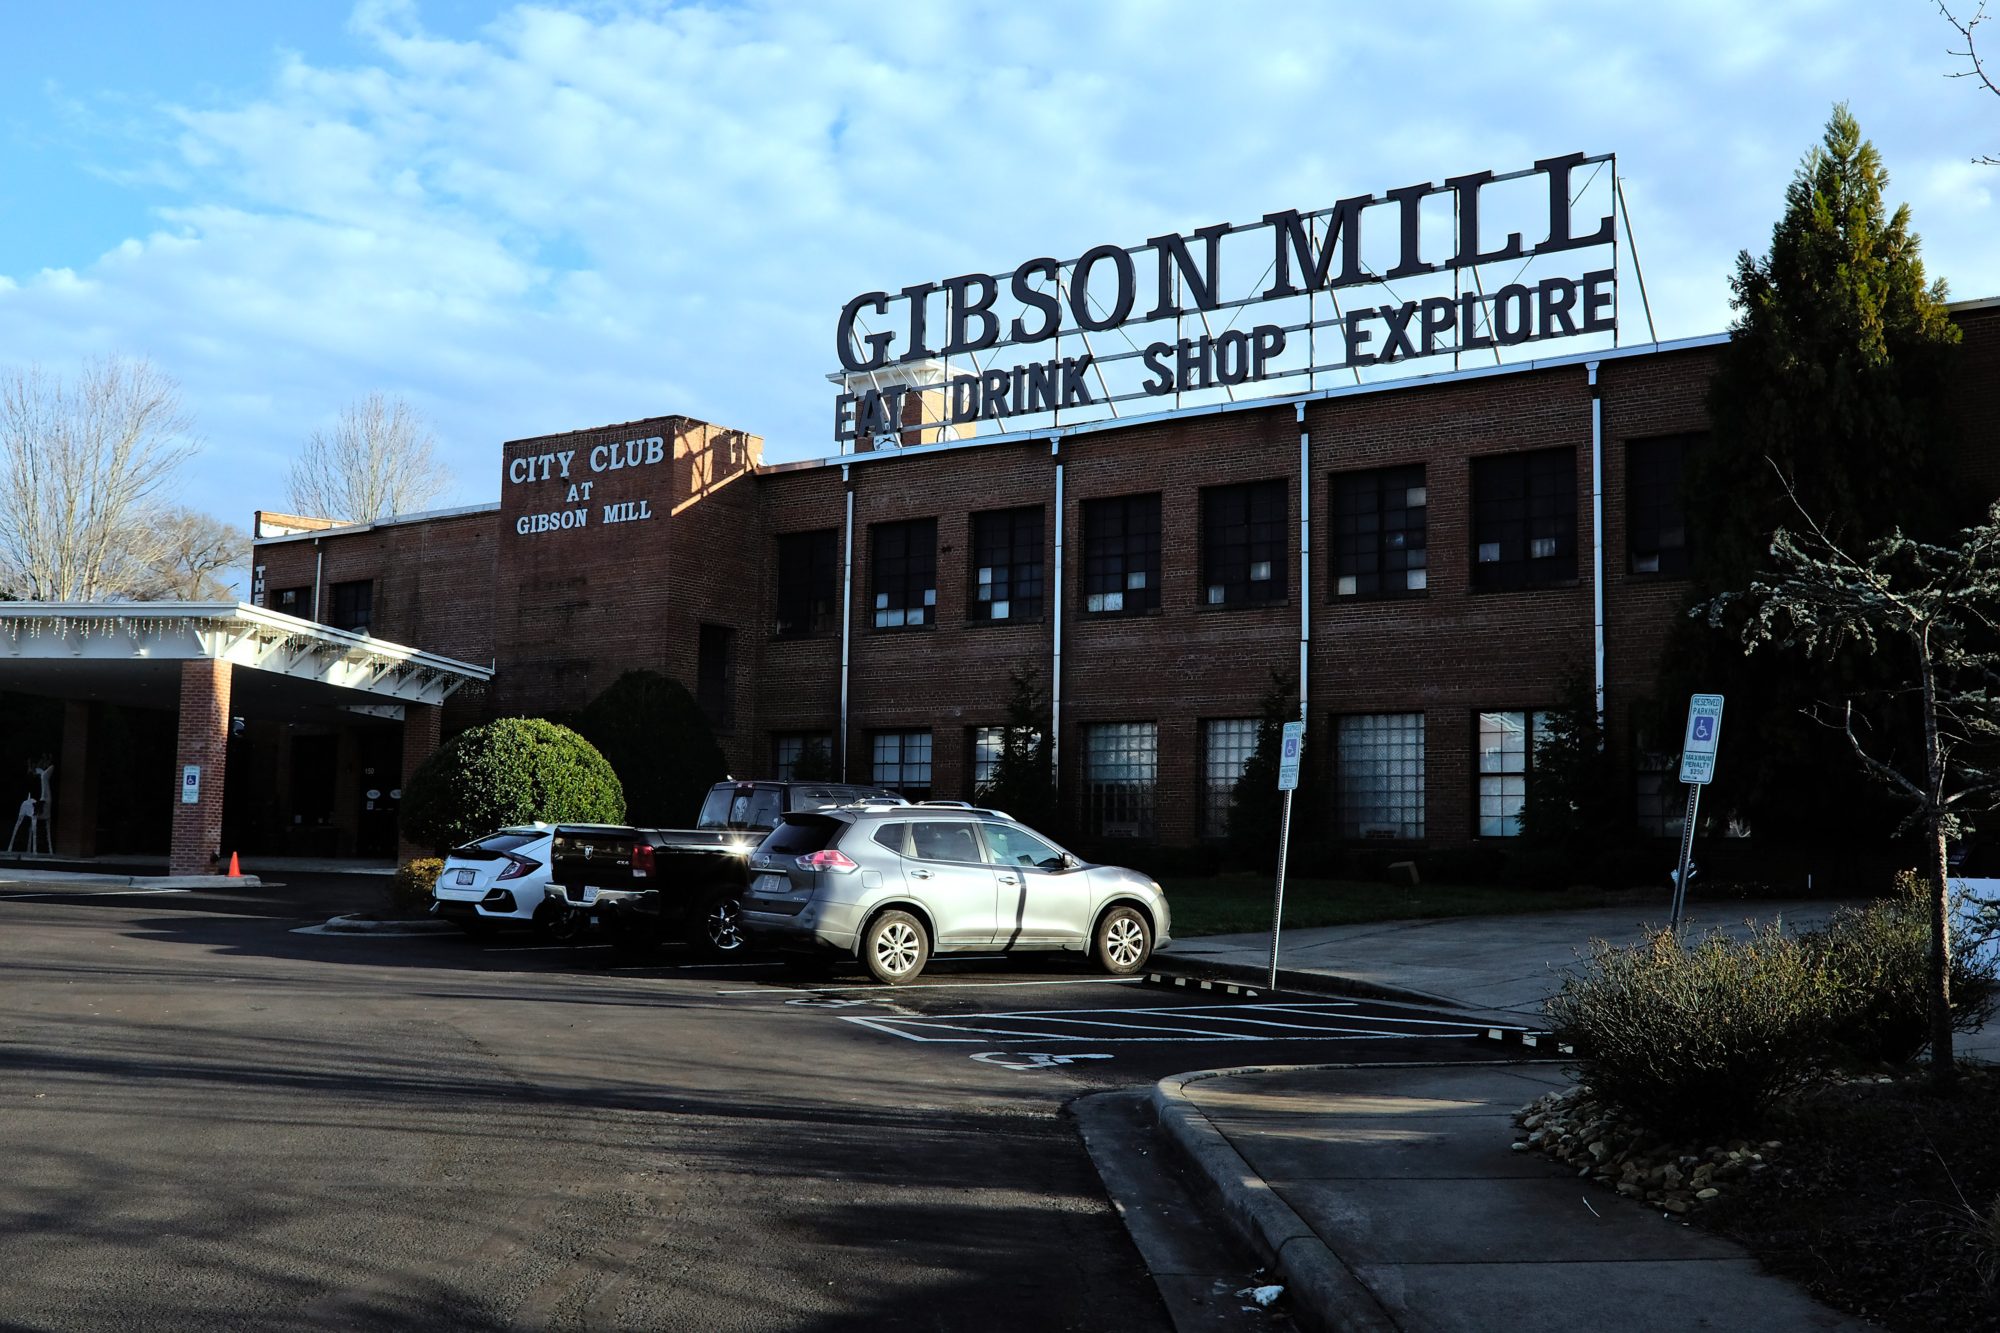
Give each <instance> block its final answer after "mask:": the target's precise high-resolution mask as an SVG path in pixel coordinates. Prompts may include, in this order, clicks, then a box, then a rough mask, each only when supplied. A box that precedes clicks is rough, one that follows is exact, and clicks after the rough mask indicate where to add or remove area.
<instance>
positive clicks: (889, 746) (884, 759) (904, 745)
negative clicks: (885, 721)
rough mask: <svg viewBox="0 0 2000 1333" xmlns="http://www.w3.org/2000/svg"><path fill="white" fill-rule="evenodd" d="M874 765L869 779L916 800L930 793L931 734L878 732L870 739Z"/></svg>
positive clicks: (924, 797)
mask: <svg viewBox="0 0 2000 1333" xmlns="http://www.w3.org/2000/svg"><path fill="white" fill-rule="evenodd" d="M868 742H869V746H870V750H871V753H872V755H873V759H874V762H873V765H872V767H871V768H870V770H869V780H870V781H872V782H873V783H874V784H875V785H876V786H878V787H887V788H889V789H890V790H891V791H896V792H901V793H902V794H903V795H904V796H907V797H908V798H909V799H911V800H913V801H921V800H925V799H927V798H928V797H929V796H930V794H931V734H930V733H929V732H928V731H877V732H871V733H870V734H869V737H868Z"/></svg>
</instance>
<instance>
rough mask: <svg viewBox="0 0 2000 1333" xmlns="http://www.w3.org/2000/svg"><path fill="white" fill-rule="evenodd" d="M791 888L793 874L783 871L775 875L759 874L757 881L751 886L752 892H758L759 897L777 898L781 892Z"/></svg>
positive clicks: (788, 890) (786, 891) (789, 890)
mask: <svg viewBox="0 0 2000 1333" xmlns="http://www.w3.org/2000/svg"><path fill="white" fill-rule="evenodd" d="M791 888H792V880H791V876H789V875H786V874H783V873H782V872H781V873H779V874H775V875H769V874H766V875H759V876H757V881H756V883H754V884H752V885H751V886H750V892H752V893H754V894H756V895H757V896H758V897H759V898H776V897H778V896H779V895H780V894H784V893H789V892H791Z"/></svg>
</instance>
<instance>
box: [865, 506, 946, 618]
mask: <svg viewBox="0 0 2000 1333" xmlns="http://www.w3.org/2000/svg"><path fill="white" fill-rule="evenodd" d="M868 538H869V549H870V550H871V551H872V552H873V560H874V566H873V577H872V579H871V580H870V582H869V591H870V593H872V594H873V596H874V609H875V621H874V624H875V628H876V629H904V628H910V627H914V626H918V625H928V624H931V623H932V618H933V614H934V611H935V608H936V607H937V520H936V519H934V518H915V519H911V520H909V521H908V522H904V523H877V524H875V525H874V526H873V527H871V528H869V529H868Z"/></svg>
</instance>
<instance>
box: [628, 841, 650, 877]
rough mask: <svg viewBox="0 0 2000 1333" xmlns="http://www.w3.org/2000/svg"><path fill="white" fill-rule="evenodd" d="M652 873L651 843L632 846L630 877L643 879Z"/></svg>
mask: <svg viewBox="0 0 2000 1333" xmlns="http://www.w3.org/2000/svg"><path fill="white" fill-rule="evenodd" d="M652 873H653V844H651V843H649V842H642V843H639V844H638V845H637V846H635V847H633V848H632V878H633V879H645V878H647V877H648V876H650V875H651V874H652Z"/></svg>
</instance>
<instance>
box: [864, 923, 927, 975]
mask: <svg viewBox="0 0 2000 1333" xmlns="http://www.w3.org/2000/svg"><path fill="white" fill-rule="evenodd" d="M930 956H931V941H930V937H929V936H928V935H926V934H925V933H924V923H923V922H921V921H919V920H917V919H916V918H915V917H913V916H911V915H910V914H909V913H908V912H884V913H882V915H880V916H878V917H876V918H875V919H874V920H873V921H871V922H869V923H868V929H867V930H865V931H863V932H862V933H861V961H862V962H863V963H865V964H867V966H868V972H869V974H870V975H871V976H873V977H874V978H875V980H877V981H879V982H881V983H883V984H884V985H887V986H900V985H902V984H903V983H904V982H906V981H914V980H916V977H917V974H918V973H919V972H921V971H923V970H924V964H925V963H926V962H928V961H929V959H930Z"/></svg>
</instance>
